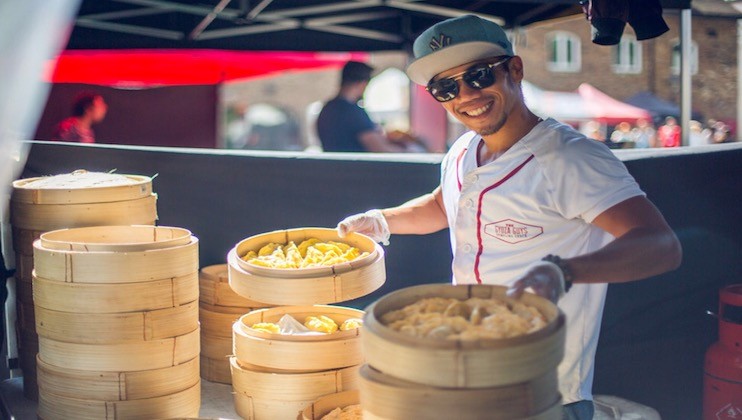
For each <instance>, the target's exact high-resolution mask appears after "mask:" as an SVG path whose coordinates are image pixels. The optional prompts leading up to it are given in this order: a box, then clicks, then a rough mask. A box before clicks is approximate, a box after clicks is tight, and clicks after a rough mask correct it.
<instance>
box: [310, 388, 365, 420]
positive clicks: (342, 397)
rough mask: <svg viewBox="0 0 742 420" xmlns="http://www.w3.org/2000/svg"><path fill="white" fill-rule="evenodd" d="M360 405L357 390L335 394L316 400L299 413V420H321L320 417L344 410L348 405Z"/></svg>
mask: <svg viewBox="0 0 742 420" xmlns="http://www.w3.org/2000/svg"><path fill="white" fill-rule="evenodd" d="M360 403H361V397H360V394H359V392H358V390H357V389H354V390H351V391H342V392H336V393H334V394H328V395H325V396H324V397H320V398H318V399H317V400H316V401H314V402H313V403H312V404H311V405H309V406H308V407H307V408H305V409H304V410H302V412H301V420H321V419H322V417H324V416H326V415H327V414H329V413H330V411H332V410H334V409H336V408H344V407H347V406H349V405H355V404H360Z"/></svg>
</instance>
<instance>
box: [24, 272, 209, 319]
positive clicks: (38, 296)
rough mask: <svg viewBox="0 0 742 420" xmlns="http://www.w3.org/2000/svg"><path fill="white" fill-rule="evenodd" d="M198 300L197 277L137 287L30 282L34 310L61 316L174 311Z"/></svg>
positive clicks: (37, 278) (174, 279) (35, 279)
mask: <svg viewBox="0 0 742 420" xmlns="http://www.w3.org/2000/svg"><path fill="white" fill-rule="evenodd" d="M197 299H198V273H197V272H196V271H194V272H192V273H191V274H188V275H185V276H183V277H175V278H165V279H162V280H152V281H145V282H138V283H113V284H93V283H65V282H60V281H55V280H48V279H46V278H40V277H35V278H34V279H33V301H34V303H35V305H36V306H40V307H42V308H47V309H52V310H55V311H61V312H79V313H111V312H135V311H150V310H155V309H165V308H173V307H176V306H180V305H185V304H187V303H190V302H193V301H194V300H197Z"/></svg>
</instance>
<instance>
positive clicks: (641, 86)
mask: <svg viewBox="0 0 742 420" xmlns="http://www.w3.org/2000/svg"><path fill="white" fill-rule="evenodd" d="M665 21H666V22H667V24H668V26H669V27H670V31H669V32H667V33H665V34H663V35H661V36H660V37H658V38H654V39H651V40H646V41H640V43H641V45H642V72H641V73H640V74H617V73H615V72H614V71H613V69H612V67H611V64H612V54H613V48H612V47H607V46H600V45H595V44H593V43H592V42H591V33H590V25H589V24H588V23H587V22H586V20H585V18H584V16H582V15H580V16H572V17H568V18H564V19H557V20H554V21H550V22H546V23H541V24H536V25H532V26H530V27H528V28H526V29H522V30H520V31H519V32H517V33H515V34H514V42H515V48H516V53H517V54H519V55H521V56H522V57H523V60H524V62H525V66H526V67H525V71H526V80H528V81H530V82H531V83H534V84H535V85H537V86H539V87H541V88H543V89H547V90H562V91H571V90H575V89H577V87H578V86H579V85H580V83H582V82H587V83H590V84H592V85H593V86H595V87H597V88H598V89H600V90H602V91H604V92H605V93H607V94H608V95H611V96H613V97H614V98H616V99H619V100H624V99H627V98H628V97H630V96H632V95H634V94H636V93H638V92H640V91H643V90H648V91H650V92H652V93H654V94H655V95H657V96H658V97H660V98H662V99H665V100H669V101H672V102H675V103H679V102H680V84H679V83H680V78H679V76H678V75H673V74H672V72H671V70H670V67H671V58H672V47H673V45H674V44H675V43H676V42H678V39H679V34H680V31H679V28H680V15H679V14H678V13H669V12H668V13H665ZM691 28H692V38H693V41H695V42H696V44H697V45H698V63H699V64H698V73H697V74H695V75H693V77H692V86H693V90H692V104H693V110H694V111H696V112H700V113H701V114H703V116H704V118H716V119H724V120H735V119H736V117H737V106H738V105H737V22H736V20H735V19H730V18H716V17H704V16H693V18H692V23H691ZM552 31H568V32H571V33H573V34H575V35H577V36H579V37H580V39H581V52H582V67H581V71H579V72H576V73H559V72H552V71H549V70H548V69H547V67H546V66H547V63H546V61H547V60H546V58H547V49H546V37H547V34H549V33H550V32H552ZM633 33H634V32H633V29H632V28H631V26H630V25H626V28H625V30H624V34H633Z"/></svg>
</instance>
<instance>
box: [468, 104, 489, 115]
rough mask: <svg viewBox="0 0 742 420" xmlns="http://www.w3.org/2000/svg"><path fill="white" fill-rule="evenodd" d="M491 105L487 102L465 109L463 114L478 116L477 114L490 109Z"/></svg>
mask: <svg viewBox="0 0 742 420" xmlns="http://www.w3.org/2000/svg"><path fill="white" fill-rule="evenodd" d="M491 106H492V105H491V104H487V105H485V106H483V107H480V108H477V109H472V110H469V111H466V112H465V114H466V115H469V116H471V117H478V116H480V115H482V114H484V113H485V112H487V110H488V109H490V107H491Z"/></svg>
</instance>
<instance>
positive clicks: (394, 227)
mask: <svg viewBox="0 0 742 420" xmlns="http://www.w3.org/2000/svg"><path fill="white" fill-rule="evenodd" d="M382 213H383V214H384V218H385V219H386V221H387V224H388V225H389V231H390V232H391V233H393V234H402V235H405V234H415V235H424V234H428V233H433V232H438V231H439V230H442V229H445V228H447V227H448V219H447V218H446V210H445V207H443V194H442V192H441V187H440V186H439V187H438V188H436V189H435V190H434V191H433V192H431V193H430V194H425V195H422V196H420V197H417V198H414V199H412V200H410V201H408V202H406V203H404V204H402V205H401V206H398V207H392V208H388V209H384V210H382Z"/></svg>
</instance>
